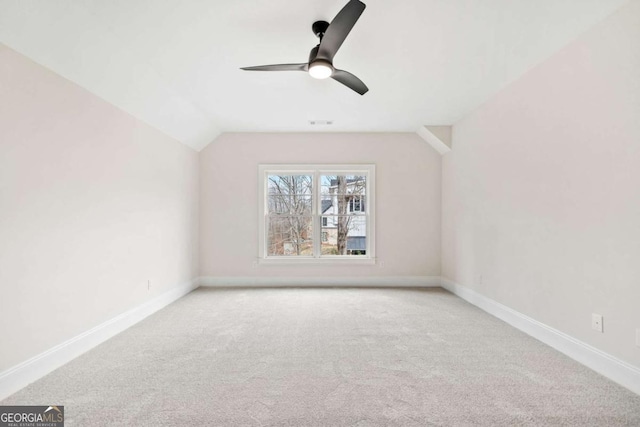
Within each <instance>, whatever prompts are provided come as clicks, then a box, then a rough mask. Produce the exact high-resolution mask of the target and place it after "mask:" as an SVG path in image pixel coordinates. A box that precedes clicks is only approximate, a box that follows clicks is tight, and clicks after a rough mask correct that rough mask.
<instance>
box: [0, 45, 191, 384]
mask: <svg viewBox="0 0 640 427" xmlns="http://www.w3.org/2000/svg"><path fill="white" fill-rule="evenodd" d="M197 251H198V154H197V153H196V152H195V151H193V150H192V149H190V148H187V147H185V146H184V145H182V144H180V143H178V142H177V141H175V140H173V139H171V138H169V137H167V136H165V135H164V134H161V133H160V132H158V131H156V130H154V129H153V128H151V127H150V126H148V125H146V124H144V123H142V122H140V121H138V120H136V119H134V118H133V117H131V116H129V115H127V114H126V113H124V112H122V111H121V110H118V109H117V108H115V107H113V106H111V105H110V104H108V103H106V102H104V101H102V100H101V99H99V98H97V97H96V96H94V95H92V94H90V93H89V92H87V91H85V90H84V89H82V88H80V87H78V86H76V85H74V84H73V83H71V82H69V81H67V80H65V79H63V78H61V77H59V76H57V75H55V74H53V73H52V72H50V71H48V70H46V69H45V68H43V67H41V66H39V65H37V64H35V63H33V62H31V61H30V60H28V59H26V58H25V57H23V56H21V55H20V54H18V53H16V52H14V51H12V50H10V49H8V48H7V47H5V46H3V45H0V337H2V343H1V344H0V372H2V371H4V370H6V369H8V368H10V367H11V366H14V365H16V364H18V363H20V362H23V361H25V360H26V359H29V358H30V357H32V356H35V355H37V354H39V353H41V352H43V351H45V350H48V349H50V348H51V347H53V346H55V345H57V344H60V343H61V342H63V341H65V340H67V339H70V338H72V337H74V336H76V335H77V334H80V333H83V332H85V331H87V330H88V329H90V328H92V327H94V326H96V325H98V324H100V323H102V322H104V321H106V320H109V319H111V318H113V317H114V316H116V315H118V314H120V313H122V312H124V311H126V310H128V309H130V308H132V307H135V306H137V305H139V304H141V303H143V302H145V301H147V300H149V299H151V298H152V297H154V296H157V295H158V294H161V293H163V292H164V291H167V290H168V289H170V288H173V287H174V286H176V285H179V284H182V283H184V282H185V281H189V280H191V279H193V278H195V277H196V276H197V273H198V272H197V269H198V256H197ZM149 279H150V280H151V290H149V291H148V290H147V280H149Z"/></svg>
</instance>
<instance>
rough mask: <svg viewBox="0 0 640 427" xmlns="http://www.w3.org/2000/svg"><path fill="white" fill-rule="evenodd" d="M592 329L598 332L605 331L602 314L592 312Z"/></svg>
mask: <svg viewBox="0 0 640 427" xmlns="http://www.w3.org/2000/svg"><path fill="white" fill-rule="evenodd" d="M591 329H593V330H594V331H598V332H604V328H603V327H602V315H601V314H596V313H593V314H591Z"/></svg>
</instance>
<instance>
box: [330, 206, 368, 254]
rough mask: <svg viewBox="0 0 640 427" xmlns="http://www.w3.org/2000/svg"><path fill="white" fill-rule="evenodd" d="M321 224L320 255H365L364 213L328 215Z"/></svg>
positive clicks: (365, 224)
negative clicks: (325, 222) (324, 222)
mask: <svg viewBox="0 0 640 427" xmlns="http://www.w3.org/2000/svg"><path fill="white" fill-rule="evenodd" d="M326 218H327V226H324V224H323V226H322V233H323V236H324V233H326V240H325V239H324V238H323V239H322V255H366V254H367V253H366V250H367V217H366V216H364V215H328V216H326Z"/></svg>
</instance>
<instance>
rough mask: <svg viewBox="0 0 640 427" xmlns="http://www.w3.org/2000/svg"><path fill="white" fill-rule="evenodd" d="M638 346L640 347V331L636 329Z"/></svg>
mask: <svg viewBox="0 0 640 427" xmlns="http://www.w3.org/2000/svg"><path fill="white" fill-rule="evenodd" d="M636 346H638V347H640V329H636Z"/></svg>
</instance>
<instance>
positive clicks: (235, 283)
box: [198, 276, 440, 288]
mask: <svg viewBox="0 0 640 427" xmlns="http://www.w3.org/2000/svg"><path fill="white" fill-rule="evenodd" d="M198 284H199V285H200V286H206V287H313V286H323V287H324V286H326V287H361V288H368V287H385V288H427V287H440V277H438V276H386V277H384V276H383V277H360V276H353V277H312V276H308V277H262V276H252V277H211V276H209V277H199V278H198Z"/></svg>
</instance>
